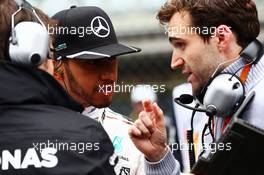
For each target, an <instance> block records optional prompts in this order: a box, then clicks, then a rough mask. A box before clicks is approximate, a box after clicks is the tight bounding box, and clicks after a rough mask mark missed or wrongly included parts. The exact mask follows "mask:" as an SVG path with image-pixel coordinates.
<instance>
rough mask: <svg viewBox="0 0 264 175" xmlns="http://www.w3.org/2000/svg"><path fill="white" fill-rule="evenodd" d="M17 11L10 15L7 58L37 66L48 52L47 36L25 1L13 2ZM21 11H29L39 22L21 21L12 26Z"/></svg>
mask: <svg viewBox="0 0 264 175" xmlns="http://www.w3.org/2000/svg"><path fill="white" fill-rule="evenodd" d="M15 2H16V3H17V5H18V6H19V9H18V10H17V11H16V12H15V13H13V14H12V19H11V20H12V21H11V22H12V31H11V37H10V39H9V57H10V59H11V61H12V62H15V63H19V64H27V65H33V66H38V65H40V64H42V63H43V62H44V60H45V59H46V58H47V56H48V52H49V34H48V31H47V30H46V27H45V25H44V24H43V22H42V21H41V20H40V18H39V17H38V15H37V13H36V12H35V10H34V8H33V7H32V6H31V5H30V4H29V3H28V2H26V1H25V0H23V1H15ZM21 10H28V11H30V12H31V13H32V14H33V15H34V17H35V18H36V19H37V20H38V21H39V23H37V22H32V21H23V22H20V23H18V24H17V25H16V26H15V25H14V21H15V15H16V14H18V13H19V12H20V11H21Z"/></svg>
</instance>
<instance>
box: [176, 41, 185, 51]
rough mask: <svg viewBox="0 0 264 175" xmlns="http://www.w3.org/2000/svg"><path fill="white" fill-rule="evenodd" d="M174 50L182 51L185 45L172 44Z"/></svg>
mask: <svg viewBox="0 0 264 175" xmlns="http://www.w3.org/2000/svg"><path fill="white" fill-rule="evenodd" d="M173 46H174V48H176V49H184V47H185V44H184V43H179V42H178V43H173Z"/></svg>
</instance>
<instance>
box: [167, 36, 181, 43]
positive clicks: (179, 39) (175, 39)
mask: <svg viewBox="0 0 264 175" xmlns="http://www.w3.org/2000/svg"><path fill="white" fill-rule="evenodd" d="M169 41H170V43H171V42H173V41H185V40H184V39H182V38H177V37H169Z"/></svg>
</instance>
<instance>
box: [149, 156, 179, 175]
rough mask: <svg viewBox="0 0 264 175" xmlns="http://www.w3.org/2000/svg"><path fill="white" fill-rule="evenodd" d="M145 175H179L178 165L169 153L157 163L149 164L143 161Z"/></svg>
mask: <svg viewBox="0 0 264 175" xmlns="http://www.w3.org/2000/svg"><path fill="white" fill-rule="evenodd" d="M145 171H146V175H179V174H180V173H181V171H180V164H179V162H178V161H177V160H176V159H175V158H174V156H173V155H172V153H171V151H168V152H167V154H166V155H165V156H164V157H163V158H162V159H161V160H160V161H158V162H149V161H147V160H146V159H145Z"/></svg>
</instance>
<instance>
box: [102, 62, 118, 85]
mask: <svg viewBox="0 0 264 175" xmlns="http://www.w3.org/2000/svg"><path fill="white" fill-rule="evenodd" d="M100 76H101V79H102V80H112V81H116V77H117V67H116V66H110V65H108V66H105V67H104V69H103V70H102V71H101V74H100Z"/></svg>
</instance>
